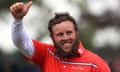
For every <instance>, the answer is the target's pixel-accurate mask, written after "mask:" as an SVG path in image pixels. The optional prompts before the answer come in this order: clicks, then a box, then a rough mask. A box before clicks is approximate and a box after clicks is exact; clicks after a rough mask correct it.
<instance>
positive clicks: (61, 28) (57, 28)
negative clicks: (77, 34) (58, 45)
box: [52, 21, 75, 32]
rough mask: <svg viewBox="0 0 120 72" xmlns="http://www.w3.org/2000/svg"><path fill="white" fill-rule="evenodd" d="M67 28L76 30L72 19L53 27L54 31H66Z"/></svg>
mask: <svg viewBox="0 0 120 72" xmlns="http://www.w3.org/2000/svg"><path fill="white" fill-rule="evenodd" d="M67 30H75V29H74V24H73V23H72V22H71V21H64V22H61V23H59V24H56V25H54V26H53V27H52V31H53V32H58V31H60V32H64V31H67Z"/></svg>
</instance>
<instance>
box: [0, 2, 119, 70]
mask: <svg viewBox="0 0 120 72" xmlns="http://www.w3.org/2000/svg"><path fill="white" fill-rule="evenodd" d="M28 1H29V0H0V33H1V35H0V72H40V70H39V69H38V68H37V66H36V65H33V64H30V63H28V62H27V61H26V60H24V58H23V57H22V55H21V53H20V52H19V50H18V49H17V48H16V47H15V46H14V44H13V43H12V40H11V24H12V22H13V21H14V19H13V17H12V15H11V14H10V11H9V7H10V6H11V5H12V4H13V3H15V2H24V3H27V2H28ZM32 1H33V5H32V7H31V8H30V10H29V12H28V14H27V15H26V16H25V17H24V25H25V29H26V31H27V33H28V35H29V36H30V37H31V38H33V39H37V40H40V41H43V42H46V43H51V42H52V41H51V39H50V37H49V33H48V30H47V25H48V21H49V19H50V18H51V17H52V16H53V15H54V13H56V12H69V13H70V14H71V15H72V16H73V17H74V18H75V19H76V21H77V23H78V26H79V38H80V40H81V41H82V42H83V44H84V46H85V47H86V48H87V49H89V50H92V51H93V52H95V53H97V54H98V55H100V56H101V57H102V58H104V59H105V60H106V61H107V63H108V64H109V66H110V68H111V70H112V72H120V38H119V36H120V0H32Z"/></svg>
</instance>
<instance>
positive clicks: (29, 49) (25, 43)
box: [12, 19, 34, 58]
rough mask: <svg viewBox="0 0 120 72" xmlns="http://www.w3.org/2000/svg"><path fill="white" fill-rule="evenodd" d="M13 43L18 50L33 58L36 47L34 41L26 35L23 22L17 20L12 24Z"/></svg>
mask: <svg viewBox="0 0 120 72" xmlns="http://www.w3.org/2000/svg"><path fill="white" fill-rule="evenodd" d="M12 41H13V43H14V44H15V46H16V47H17V48H19V49H20V51H21V52H22V53H23V54H24V55H25V56H27V57H29V58H32V56H33V54H34V46H33V43H32V40H31V39H30V38H29V37H28V35H27V34H26V32H25V30H24V28H23V23H22V20H21V19H20V20H15V21H14V22H13V23H12Z"/></svg>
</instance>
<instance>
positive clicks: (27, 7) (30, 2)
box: [25, 1, 32, 10]
mask: <svg viewBox="0 0 120 72" xmlns="http://www.w3.org/2000/svg"><path fill="white" fill-rule="evenodd" d="M31 5H32V1H29V2H28V3H27V4H26V6H25V7H26V9H27V10H29V8H30V7H31Z"/></svg>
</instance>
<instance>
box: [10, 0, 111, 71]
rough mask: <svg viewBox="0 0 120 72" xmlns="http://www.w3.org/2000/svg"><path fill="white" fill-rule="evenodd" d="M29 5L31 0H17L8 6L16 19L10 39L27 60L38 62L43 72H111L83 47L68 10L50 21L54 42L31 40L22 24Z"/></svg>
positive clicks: (49, 27)
mask: <svg viewBox="0 0 120 72" xmlns="http://www.w3.org/2000/svg"><path fill="white" fill-rule="evenodd" d="M31 5H32V2H31V1H30V2H28V3H27V4H26V5H25V4H24V3H22V2H17V3H15V4H13V5H12V6H11V7H10V12H11V13H12V15H13V17H14V19H15V21H14V23H13V24H12V40H13V42H14V44H15V45H16V46H17V47H18V48H19V49H20V51H21V52H22V53H23V54H24V56H25V58H26V59H27V60H29V61H31V62H33V63H35V64H37V65H38V66H39V67H40V68H41V70H42V72H111V71H110V69H109V67H108V65H107V64H106V63H105V61H104V60H103V59H101V58H100V57H99V56H97V55H96V54H94V53H92V52H91V51H88V50H86V49H85V48H84V47H83V45H82V43H81V41H80V40H79V39H78V28H77V24H76V22H75V20H74V19H73V18H72V16H70V15H69V14H68V13H58V14H56V15H55V17H54V18H52V19H51V20H50V21H49V25H48V29H49V32H50V37H51V39H52V40H53V43H54V45H49V44H45V43H42V42H39V41H37V40H31V39H30V38H29V37H28V36H27V34H26V32H25V30H24V28H23V23H22V20H23V17H24V16H25V15H26V14H27V12H28V10H29V8H30V7H31Z"/></svg>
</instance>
